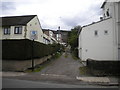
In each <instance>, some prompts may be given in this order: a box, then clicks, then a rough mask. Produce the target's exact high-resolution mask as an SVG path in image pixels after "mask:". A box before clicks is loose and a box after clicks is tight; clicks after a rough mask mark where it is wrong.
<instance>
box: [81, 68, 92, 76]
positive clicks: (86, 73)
mask: <svg viewBox="0 0 120 90" xmlns="http://www.w3.org/2000/svg"><path fill="white" fill-rule="evenodd" d="M79 70H80V74H81V75H90V70H89V68H87V67H86V66H83V67H79Z"/></svg>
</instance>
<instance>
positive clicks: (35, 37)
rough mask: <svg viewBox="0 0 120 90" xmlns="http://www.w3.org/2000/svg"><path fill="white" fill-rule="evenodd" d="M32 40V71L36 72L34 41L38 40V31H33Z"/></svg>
mask: <svg viewBox="0 0 120 90" xmlns="http://www.w3.org/2000/svg"><path fill="white" fill-rule="evenodd" d="M31 39H32V45H31V46H32V52H31V59H32V71H34V40H35V39H37V31H31Z"/></svg>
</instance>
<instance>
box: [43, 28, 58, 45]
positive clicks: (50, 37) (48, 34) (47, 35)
mask: <svg viewBox="0 0 120 90" xmlns="http://www.w3.org/2000/svg"><path fill="white" fill-rule="evenodd" d="M43 33H44V36H43V42H44V43H45V44H53V43H58V41H57V40H56V39H55V35H54V33H53V31H52V30H49V29H43Z"/></svg>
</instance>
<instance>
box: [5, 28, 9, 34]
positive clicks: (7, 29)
mask: <svg viewBox="0 0 120 90" xmlns="http://www.w3.org/2000/svg"><path fill="white" fill-rule="evenodd" d="M4 35H10V27H5V28H4Z"/></svg>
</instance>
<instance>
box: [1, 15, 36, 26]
mask: <svg viewBox="0 0 120 90" xmlns="http://www.w3.org/2000/svg"><path fill="white" fill-rule="evenodd" d="M35 16H37V15H25V16H7V17H0V18H2V26H14V25H26V24H27V23H28V22H29V21H30V20H31V19H33V18H34V17H35Z"/></svg>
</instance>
